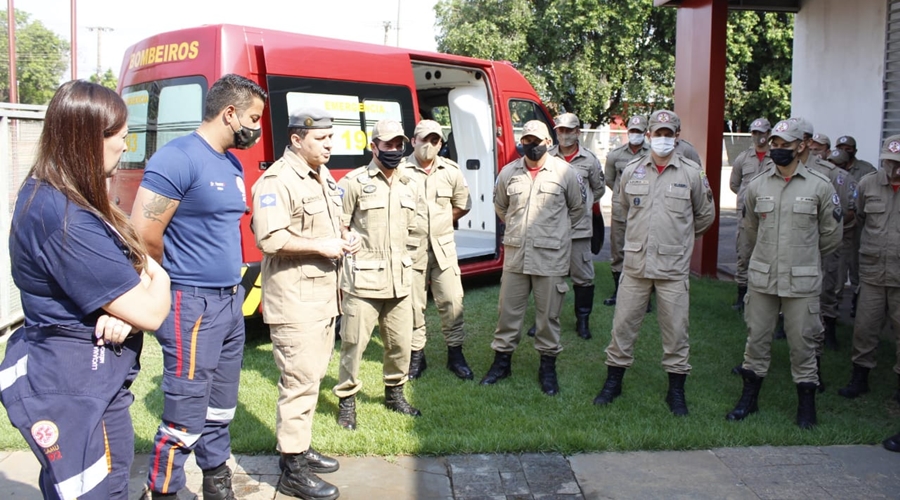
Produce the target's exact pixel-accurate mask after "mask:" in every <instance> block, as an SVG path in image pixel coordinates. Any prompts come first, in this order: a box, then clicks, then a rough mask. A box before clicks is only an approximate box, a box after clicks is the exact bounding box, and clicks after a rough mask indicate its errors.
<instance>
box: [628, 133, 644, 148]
mask: <svg viewBox="0 0 900 500" xmlns="http://www.w3.org/2000/svg"><path fill="white" fill-rule="evenodd" d="M643 143H644V134H628V144H631V145H632V146H640V145H641V144H643Z"/></svg>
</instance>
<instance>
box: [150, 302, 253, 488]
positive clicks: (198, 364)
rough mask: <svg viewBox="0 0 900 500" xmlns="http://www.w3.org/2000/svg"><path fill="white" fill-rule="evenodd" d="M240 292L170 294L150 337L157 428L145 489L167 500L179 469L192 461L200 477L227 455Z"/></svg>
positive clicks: (239, 348) (178, 481)
mask: <svg viewBox="0 0 900 500" xmlns="http://www.w3.org/2000/svg"><path fill="white" fill-rule="evenodd" d="M243 301H244V292H243V288H241V287H240V286H238V287H237V290H236V292H234V293H233V294H232V291H231V289H224V290H221V291H218V292H213V291H211V290H210V289H203V288H196V287H186V286H179V285H173V286H172V312H171V313H170V314H169V317H168V318H166V320H165V322H164V323H163V325H162V326H161V327H160V328H159V330H157V332H156V338H157V340H158V341H159V344H160V346H162V351H163V364H164V369H163V380H162V391H163V394H164V395H165V404H164V407H163V415H162V423H161V424H160V426H159V430H158V431H157V432H156V437H155V438H154V444H153V449H152V451H151V455H150V472H149V484H150V489H151V490H153V491H156V492H159V493H175V492H177V491H178V490H180V489H181V488H183V487H184V485H185V475H184V463H185V461H186V460H187V458H188V455H190V454H191V452H193V453H194V454H195V457H196V460H197V465H199V466H200V468H201V469H202V470H209V469H213V468H216V467H218V466H219V465H222V464H223V463H225V461H226V460H228V457H229V456H230V455H231V437H230V436H229V434H228V425H229V424H230V423H231V420H232V419H233V418H234V412H235V409H236V408H237V396H238V382H239V380H240V376H241V362H242V359H243V353H244V315H243V312H242V311H241V305H242V303H243Z"/></svg>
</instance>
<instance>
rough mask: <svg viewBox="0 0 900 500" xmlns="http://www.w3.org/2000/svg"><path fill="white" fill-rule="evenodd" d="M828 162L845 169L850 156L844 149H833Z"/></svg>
mask: <svg viewBox="0 0 900 500" xmlns="http://www.w3.org/2000/svg"><path fill="white" fill-rule="evenodd" d="M825 159H826V160H828V161H830V162H831V163H833V164H835V165H836V166H838V167H843V166H844V165H846V164H847V162H849V161H850V155H848V154H847V152H846V151H844V150H843V149H832V150H831V153H829V155H828V158H825Z"/></svg>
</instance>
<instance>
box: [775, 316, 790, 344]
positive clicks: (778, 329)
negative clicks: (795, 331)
mask: <svg viewBox="0 0 900 500" xmlns="http://www.w3.org/2000/svg"><path fill="white" fill-rule="evenodd" d="M786 338H787V332H785V331H784V313H778V323H777V324H776V325H775V340H783V339H786Z"/></svg>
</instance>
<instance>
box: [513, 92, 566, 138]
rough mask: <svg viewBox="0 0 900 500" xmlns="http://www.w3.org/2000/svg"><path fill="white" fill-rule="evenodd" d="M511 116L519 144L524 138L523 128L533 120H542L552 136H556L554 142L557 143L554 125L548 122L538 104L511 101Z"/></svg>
mask: <svg viewBox="0 0 900 500" xmlns="http://www.w3.org/2000/svg"><path fill="white" fill-rule="evenodd" d="M509 116H510V118H511V119H512V125H513V134H514V137H515V138H516V143H517V144H518V142H519V139H521V138H522V127H523V126H524V125H525V123H526V122H528V121H531V120H540V121H542V122H544V123H545V124H546V125H547V130H549V131H550V134H551V135H554V138H553V140H554V142H556V137H555V135H556V133H555V131H554V129H553V123H551V122H549V121H548V120H547V117H546V116H545V115H544V112H543V110H542V109H541V107H540V105H538V103H536V102H534V101H525V100H519V99H510V101H509Z"/></svg>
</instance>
